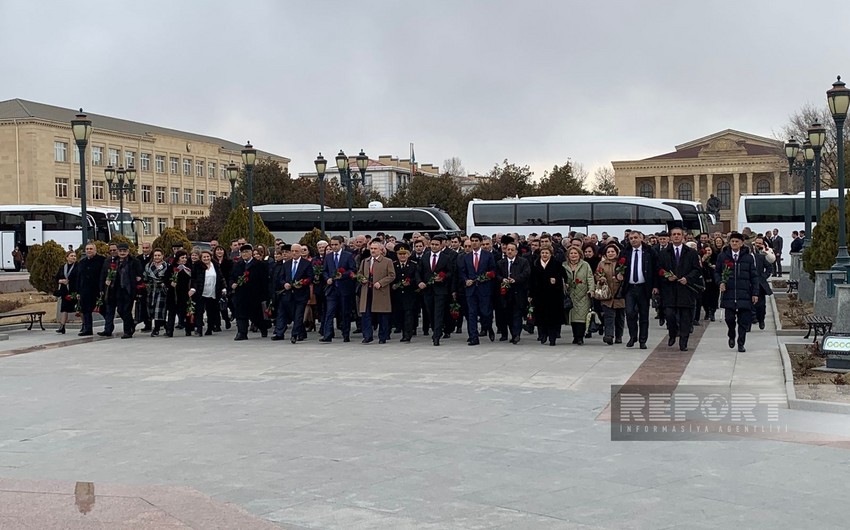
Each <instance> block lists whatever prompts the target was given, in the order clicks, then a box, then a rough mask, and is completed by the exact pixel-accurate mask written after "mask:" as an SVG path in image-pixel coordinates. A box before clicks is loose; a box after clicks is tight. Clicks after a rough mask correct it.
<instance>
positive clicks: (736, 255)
mask: <svg viewBox="0 0 850 530" xmlns="http://www.w3.org/2000/svg"><path fill="white" fill-rule="evenodd" d="M732 259H733V260H735V261H738V254H737V253H735V254H732Z"/></svg>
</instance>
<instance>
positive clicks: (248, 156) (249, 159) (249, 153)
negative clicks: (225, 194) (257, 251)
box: [242, 140, 257, 245]
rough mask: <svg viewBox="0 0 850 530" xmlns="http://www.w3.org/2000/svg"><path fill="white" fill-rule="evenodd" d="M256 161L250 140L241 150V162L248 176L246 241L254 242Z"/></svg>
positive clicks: (255, 153)
mask: <svg viewBox="0 0 850 530" xmlns="http://www.w3.org/2000/svg"><path fill="white" fill-rule="evenodd" d="M256 161H257V150H256V149H254V146H253V145H251V141H250V140H248V143H247V144H245V149H243V150H242V163H243V164H245V172H246V176H247V178H248V241H250V243H251V244H252V245H253V244H254V163H255V162H256Z"/></svg>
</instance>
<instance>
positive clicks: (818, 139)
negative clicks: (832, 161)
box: [809, 122, 826, 223]
mask: <svg viewBox="0 0 850 530" xmlns="http://www.w3.org/2000/svg"><path fill="white" fill-rule="evenodd" d="M825 142H826V128H825V127H824V126H823V125H821V124H820V123H818V122H815V123H813V124H811V125H810V126H809V143H811V144H812V149H814V152H815V178H814V183H815V222H818V223H819V222H820V208H821V204H820V188H821V182H820V152H821V149H823V144H824V143H825Z"/></svg>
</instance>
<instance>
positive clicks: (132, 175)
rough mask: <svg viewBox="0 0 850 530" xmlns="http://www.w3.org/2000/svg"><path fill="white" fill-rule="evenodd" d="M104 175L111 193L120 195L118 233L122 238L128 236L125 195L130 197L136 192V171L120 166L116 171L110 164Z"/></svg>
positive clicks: (131, 167)
mask: <svg viewBox="0 0 850 530" xmlns="http://www.w3.org/2000/svg"><path fill="white" fill-rule="evenodd" d="M103 174H104V176H105V177H106V183H107V185H108V186H109V191H110V193H116V194H118V201H119V202H118V210H119V212H120V213H119V214H118V231H119V232H121V235H122V236H123V235H126V234H124V195H130V194H132V193H133V192H134V191H135V190H136V187H135V183H136V169H135V168H134V167H133V166H130V167H128V168H127V169H124V166H118V169H117V170H116V169H115V168H114V167H112V164H110V165H108V166H106V169H104V170H103ZM116 176H117V179H116ZM125 181H126V184H125Z"/></svg>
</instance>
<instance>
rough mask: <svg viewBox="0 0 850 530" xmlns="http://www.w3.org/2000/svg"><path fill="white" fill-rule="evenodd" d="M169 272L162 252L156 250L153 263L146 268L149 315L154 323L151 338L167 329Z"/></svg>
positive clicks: (152, 255) (152, 258) (153, 253)
mask: <svg viewBox="0 0 850 530" xmlns="http://www.w3.org/2000/svg"><path fill="white" fill-rule="evenodd" d="M168 281H169V270H168V264H167V263H165V259H164V256H163V255H162V250H160V249H158V248H157V249H154V251H153V252H152V253H151V261H150V263H148V264H147V265H146V266H145V284H147V287H148V289H147V291H148V298H147V304H148V315H149V316H150V318H151V320H153V321H154V328H153V331H151V337H156V336H158V335H159V330H160V329H161V328H163V327H165V321H166V318H167V317H168V311H167V309H166V305H167V304H166V299H167V298H168Z"/></svg>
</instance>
